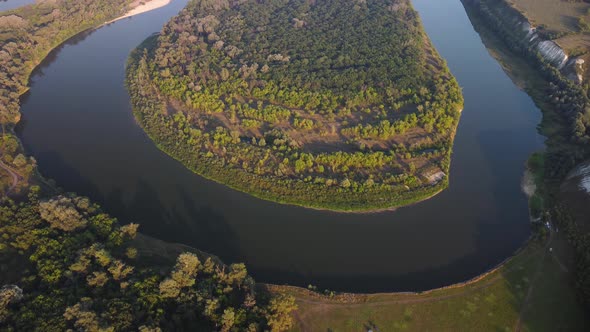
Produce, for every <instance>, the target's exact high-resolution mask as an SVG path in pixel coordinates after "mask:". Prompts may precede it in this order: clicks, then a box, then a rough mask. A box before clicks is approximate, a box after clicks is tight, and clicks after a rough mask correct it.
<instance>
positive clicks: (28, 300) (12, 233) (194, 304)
mask: <svg viewBox="0 0 590 332" xmlns="http://www.w3.org/2000/svg"><path fill="white" fill-rule="evenodd" d="M137 229H138V225H137V224H132V223H131V224H127V225H125V226H119V224H118V223H117V220H116V219H114V218H112V217H110V216H109V215H107V214H105V213H103V212H102V211H101V210H100V208H99V207H98V206H97V205H96V204H93V203H91V202H90V201H89V200H88V199H87V198H83V197H77V196H75V195H59V196H53V197H48V198H44V199H40V198H39V188H38V187H35V186H33V187H31V190H30V192H29V195H28V198H27V199H26V200H22V201H20V202H15V201H13V200H10V199H7V200H4V201H3V202H2V204H1V205H0V234H1V238H2V240H1V241H0V260H1V261H2V266H3V270H2V276H1V279H2V283H3V284H5V285H4V286H3V287H2V288H1V289H0V328H1V329H2V330H8V331H66V330H68V329H70V330H76V331H129V330H136V331H137V330H139V331H160V330H166V331H180V330H203V331H268V330H270V331H283V330H285V329H287V328H289V327H290V325H291V317H290V312H291V311H292V310H293V309H294V308H295V305H294V299H293V298H292V297H286V296H274V297H271V296H269V295H266V294H259V293H257V292H256V290H255V283H254V280H253V279H252V278H251V277H249V276H248V274H247V271H246V267H245V266H244V265H243V264H232V265H230V266H225V265H223V264H222V263H220V262H218V261H217V260H216V259H214V258H211V257H204V256H202V255H201V256H200V257H199V255H196V254H193V253H189V252H186V253H183V254H180V255H179V256H178V258H177V261H176V264H175V265H174V266H162V267H154V266H148V267H145V264H141V261H142V253H141V250H138V249H137V248H136V247H134V246H133V242H132V239H133V238H134V237H135V236H136V233H137ZM7 261H12V262H13V263H12V264H10V265H9V264H5V263H6V262H7ZM14 262H16V263H14ZM8 266H10V268H7V267H8Z"/></svg>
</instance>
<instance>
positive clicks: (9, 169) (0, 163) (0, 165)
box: [0, 160, 22, 195]
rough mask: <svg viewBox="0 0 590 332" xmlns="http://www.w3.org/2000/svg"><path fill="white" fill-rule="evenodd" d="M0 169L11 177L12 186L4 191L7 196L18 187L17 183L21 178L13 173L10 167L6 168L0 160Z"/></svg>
mask: <svg viewBox="0 0 590 332" xmlns="http://www.w3.org/2000/svg"><path fill="white" fill-rule="evenodd" d="M0 168H2V169H3V170H5V171H6V172H8V174H10V176H11V177H12V185H11V186H10V188H8V190H7V191H6V194H7V195H8V194H9V193H10V192H11V191H13V190H14V188H16V186H17V185H18V181H19V180H20V179H21V178H22V176H21V175H20V174H18V173H17V172H15V171H13V170H12V169H11V168H10V167H8V166H6V164H5V163H4V162H3V161H2V160H0Z"/></svg>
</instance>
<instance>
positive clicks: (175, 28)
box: [128, 0, 462, 210]
mask: <svg viewBox="0 0 590 332" xmlns="http://www.w3.org/2000/svg"><path fill="white" fill-rule="evenodd" d="M142 49H145V51H142ZM128 86H129V90H130V93H131V95H132V100H133V104H134V105H133V106H134V112H135V114H136V117H137V118H138V120H139V122H140V124H141V125H142V126H143V127H144V128H145V129H146V131H147V132H148V134H149V135H150V136H151V137H152V138H153V139H154V140H155V141H156V142H157V144H158V145H159V146H160V148H162V149H164V150H165V151H166V152H168V153H169V154H171V155H173V156H174V157H176V158H177V159H179V160H181V161H182V162H184V163H185V165H186V166H188V167H189V168H191V169H192V170H194V171H196V172H197V173H199V174H202V175H204V176H207V177H209V178H213V179H214V180H217V181H220V182H222V183H225V184H228V185H230V186H232V187H234V188H237V189H240V190H243V191H246V192H249V193H251V194H254V195H256V196H259V197H262V198H266V199H271V200H275V201H280V202H287V203H294V204H301V205H305V206H314V207H320V208H331V209H339V210H363V209H365V210H368V209H374V208H386V207H392V206H398V205H403V204H407V203H410V202H414V201H416V200H419V199H423V198H425V197H428V196H431V195H432V194H434V193H436V192H438V191H440V190H441V189H443V188H444V187H445V186H446V185H447V183H448V178H447V176H446V173H448V168H449V164H450V154H451V149H452V142H453V137H454V133H455V129H456V126H457V123H458V120H459V116H460V109H461V107H462V95H461V91H460V89H459V87H458V84H457V83H456V81H455V80H454V78H453V77H452V76H451V74H450V73H449V71H448V69H447V68H446V65H445V64H444V62H443V61H442V60H441V59H440V57H439V56H438V54H437V53H436V52H435V51H434V49H433V48H432V46H431V45H430V43H429V41H428V39H427V37H426V36H425V34H424V32H423V30H422V27H421V24H420V21H419V19H418V17H417V14H416V12H415V11H414V10H413V9H412V8H411V6H410V4H409V2H408V1H407V0H372V1H362V0H361V1H356V0H345V1H321V2H320V1H318V2H316V1H307V0H293V1H285V0H270V1H235V2H230V1H226V0H214V1H211V0H194V1H191V2H190V3H189V5H188V6H187V7H186V8H185V9H184V10H183V11H182V12H181V13H180V14H179V15H178V16H177V17H175V18H173V19H172V20H171V21H170V22H169V23H168V24H167V25H166V26H165V27H164V28H163V29H162V32H161V33H160V35H159V36H157V37H154V38H152V39H150V40H148V41H146V43H144V45H143V46H141V47H140V49H139V50H138V51H137V52H136V53H135V54H134V55H133V56H132V57H131V59H130V63H129V71H128Z"/></svg>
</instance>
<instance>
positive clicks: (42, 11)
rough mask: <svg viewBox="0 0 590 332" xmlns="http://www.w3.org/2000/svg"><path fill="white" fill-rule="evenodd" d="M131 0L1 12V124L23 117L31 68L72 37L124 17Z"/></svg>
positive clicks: (85, 0) (82, 0) (62, 0)
mask: <svg viewBox="0 0 590 332" xmlns="http://www.w3.org/2000/svg"><path fill="white" fill-rule="evenodd" d="M131 2H132V1H131V0H124V1H120V0H79V1H67V0H56V1H42V2H39V3H37V4H33V5H28V6H24V7H21V8H18V9H14V10H10V11H5V12H2V13H0V124H2V125H6V124H8V125H11V124H15V123H17V122H18V121H19V120H20V113H19V110H20V107H19V96H20V95H21V94H22V93H23V92H24V91H26V90H27V84H28V79H29V75H30V73H31V71H32V70H33V68H34V67H35V66H37V65H38V64H39V63H40V62H41V60H43V59H44V58H45V56H47V54H48V53H49V51H51V50H52V49H53V48H55V47H56V46H58V45H59V44H61V43H63V42H64V41H66V40H67V39H68V38H71V37H72V36H74V35H76V34H78V33H80V32H82V31H84V30H87V29H90V28H94V27H96V26H98V25H100V24H102V23H104V22H107V21H109V20H112V19H114V18H116V17H118V16H121V15H123V14H124V13H125V11H126V10H127V9H128V5H129V4H130V3H131Z"/></svg>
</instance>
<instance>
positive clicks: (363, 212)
mask: <svg viewBox="0 0 590 332" xmlns="http://www.w3.org/2000/svg"><path fill="white" fill-rule="evenodd" d="M99 27H100V26H99ZM96 28H98V27H95V28H91V29H90V30H92V29H96ZM81 33H83V32H81ZM77 35H79V34H76V35H75V36H77ZM65 42H67V41H65ZM65 42H64V43H65ZM62 44H63V43H62ZM60 45H61V44H60ZM58 47H59V46H58ZM58 47H56V48H58ZM35 68H37V67H35ZM434 195H436V194H434ZM434 195H433V196H434ZM424 200H426V199H424ZM310 209H314V210H322V209H318V208H310ZM324 210H326V209H324ZM390 210H392V209H382V210H372V211H333V210H328V211H331V212H337V213H338V212H342V213H359V214H371V213H379V212H386V211H390ZM526 244H527V242H525V243H524V244H523V246H526ZM514 255H516V253H515V254H514ZM510 257H513V256H510ZM510 257H509V258H510ZM505 262H506V260H504V261H503V262H502V263H500V264H499V265H498V266H496V267H495V268H499V267H501V265H502V264H504V263H505ZM485 273H490V271H488V272H485ZM478 276H481V274H478V275H477V276H476V277H474V278H472V279H470V280H473V279H475V278H478ZM459 284H461V283H459ZM453 285H457V283H454V284H451V285H449V286H444V287H441V288H446V287H450V286H453ZM294 287H296V286H294ZM441 288H434V289H432V290H429V291H433V290H437V289H441ZM426 292H427V291H426ZM395 293H399V292H394V293H393V294H395ZM401 293H404V292H401ZM376 294H379V293H376ZM382 294H392V293H382ZM418 294H420V293H418Z"/></svg>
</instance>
